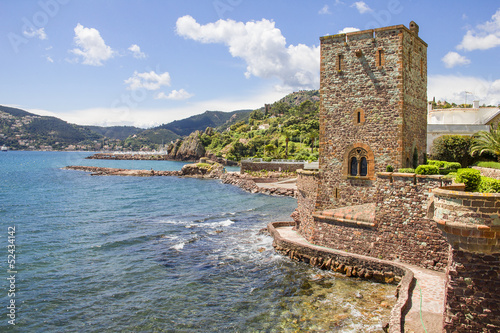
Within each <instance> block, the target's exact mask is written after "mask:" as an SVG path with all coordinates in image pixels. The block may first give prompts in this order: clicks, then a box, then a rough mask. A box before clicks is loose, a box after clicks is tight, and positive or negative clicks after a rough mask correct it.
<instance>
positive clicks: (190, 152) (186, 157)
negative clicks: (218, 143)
mask: <svg viewBox="0 0 500 333" xmlns="http://www.w3.org/2000/svg"><path fill="white" fill-rule="evenodd" d="M200 135H201V132H200V131H195V132H193V133H191V134H190V135H189V136H188V137H187V138H185V139H184V140H181V139H177V140H176V141H175V142H174V143H172V144H170V145H169V146H168V152H169V153H168V159H170V160H176V161H197V160H199V159H200V158H202V157H203V156H205V147H203V143H202V142H201V139H200Z"/></svg>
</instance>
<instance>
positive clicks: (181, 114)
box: [15, 87, 289, 128]
mask: <svg viewBox="0 0 500 333" xmlns="http://www.w3.org/2000/svg"><path fill="white" fill-rule="evenodd" d="M288 92H289V91H288ZM288 92H287V93H288ZM283 96H284V93H283V92H282V91H276V90H273V89H272V88H269V87H265V88H263V89H262V91H261V92H256V93H254V94H247V95H245V96H231V97H229V98H221V99H213V100H204V101H198V102H194V103H186V104H185V105H184V106H181V107H176V108H168V109H166V108H165V107H162V108H141V105H140V104H139V105H138V106H137V108H128V107H95V108H88V109H80V110H69V111H65V112H53V111H48V110H40V109H31V108H28V107H25V106H22V105H21V106H19V105H18V106H15V107H19V108H21V109H23V110H27V111H29V112H33V113H35V114H39V115H46V116H53V117H58V118H60V119H63V120H65V121H67V122H70V123H72V124H79V125H97V126H123V125H128V126H137V127H142V128H148V127H153V126H158V125H160V124H167V123H169V122H172V121H174V120H179V119H184V118H187V117H190V116H194V115H197V114H201V113H203V112H205V111H207V110H218V111H225V112H228V111H234V110H243V109H257V108H259V107H262V106H264V104H265V103H272V102H275V101H277V100H279V99H281V98H282V97H283Z"/></svg>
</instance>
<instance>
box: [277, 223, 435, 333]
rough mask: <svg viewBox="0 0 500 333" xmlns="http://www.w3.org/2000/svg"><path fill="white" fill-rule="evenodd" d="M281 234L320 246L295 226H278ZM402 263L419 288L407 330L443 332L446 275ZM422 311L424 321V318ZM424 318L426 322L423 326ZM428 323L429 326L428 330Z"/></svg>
mask: <svg viewBox="0 0 500 333" xmlns="http://www.w3.org/2000/svg"><path fill="white" fill-rule="evenodd" d="M276 230H277V231H278V232H279V234H280V236H281V237H282V238H283V239H286V240H287V241H290V242H293V243H296V244H299V245H301V246H304V247H316V245H314V244H311V243H309V242H308V241H306V240H305V239H304V237H302V236H301V235H300V234H299V233H298V232H297V231H295V230H293V229H292V227H291V226H284V227H279V228H276ZM397 264H398V265H402V266H405V267H406V268H408V269H410V270H411V271H412V272H413V274H414V278H415V280H416V284H415V288H414V289H413V292H412V295H411V307H410V309H409V310H408V312H407V313H406V315H405V319H404V322H405V323H404V332H405V333H406V332H407V333H413V332H414V333H421V332H422V333H425V332H426V331H427V333H435V332H442V331H443V329H442V327H443V314H444V298H445V274H444V273H441V272H436V271H431V270H428V269H424V268H420V267H417V266H413V265H409V264H405V263H402V262H397ZM420 313H421V314H422V320H421V318H420ZM422 321H423V325H422ZM424 325H425V329H424Z"/></svg>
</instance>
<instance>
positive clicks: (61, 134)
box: [0, 105, 103, 149]
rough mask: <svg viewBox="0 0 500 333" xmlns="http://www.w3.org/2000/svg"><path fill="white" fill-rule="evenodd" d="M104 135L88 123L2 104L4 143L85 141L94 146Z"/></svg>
mask: <svg viewBox="0 0 500 333" xmlns="http://www.w3.org/2000/svg"><path fill="white" fill-rule="evenodd" d="M102 138H103V136H102V135H101V134H99V133H96V132H94V131H92V130H90V129H89V128H86V127H84V126H79V125H74V124H69V123H67V122H65V121H64V120H61V119H59V118H56V117H47V116H39V115H36V114H33V113H30V112H27V111H24V110H21V109H17V108H11V107H7V106H1V105H0V144H1V145H6V146H9V147H10V148H13V149H63V148H66V147H67V146H69V145H77V144H81V143H82V142H86V144H89V145H91V146H92V147H93V144H91V143H93V142H94V141H97V140H101V139H102Z"/></svg>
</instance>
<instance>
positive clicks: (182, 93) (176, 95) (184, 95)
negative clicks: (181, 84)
mask: <svg viewBox="0 0 500 333" xmlns="http://www.w3.org/2000/svg"><path fill="white" fill-rule="evenodd" d="M193 96H194V95H193V94H190V93H188V92H187V91H186V90H184V89H180V90H172V92H171V93H170V94H168V95H167V94H165V93H164V92H160V93H158V94H157V95H156V96H155V99H171V100H175V101H180V100H184V99H189V98H191V97H193Z"/></svg>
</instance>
